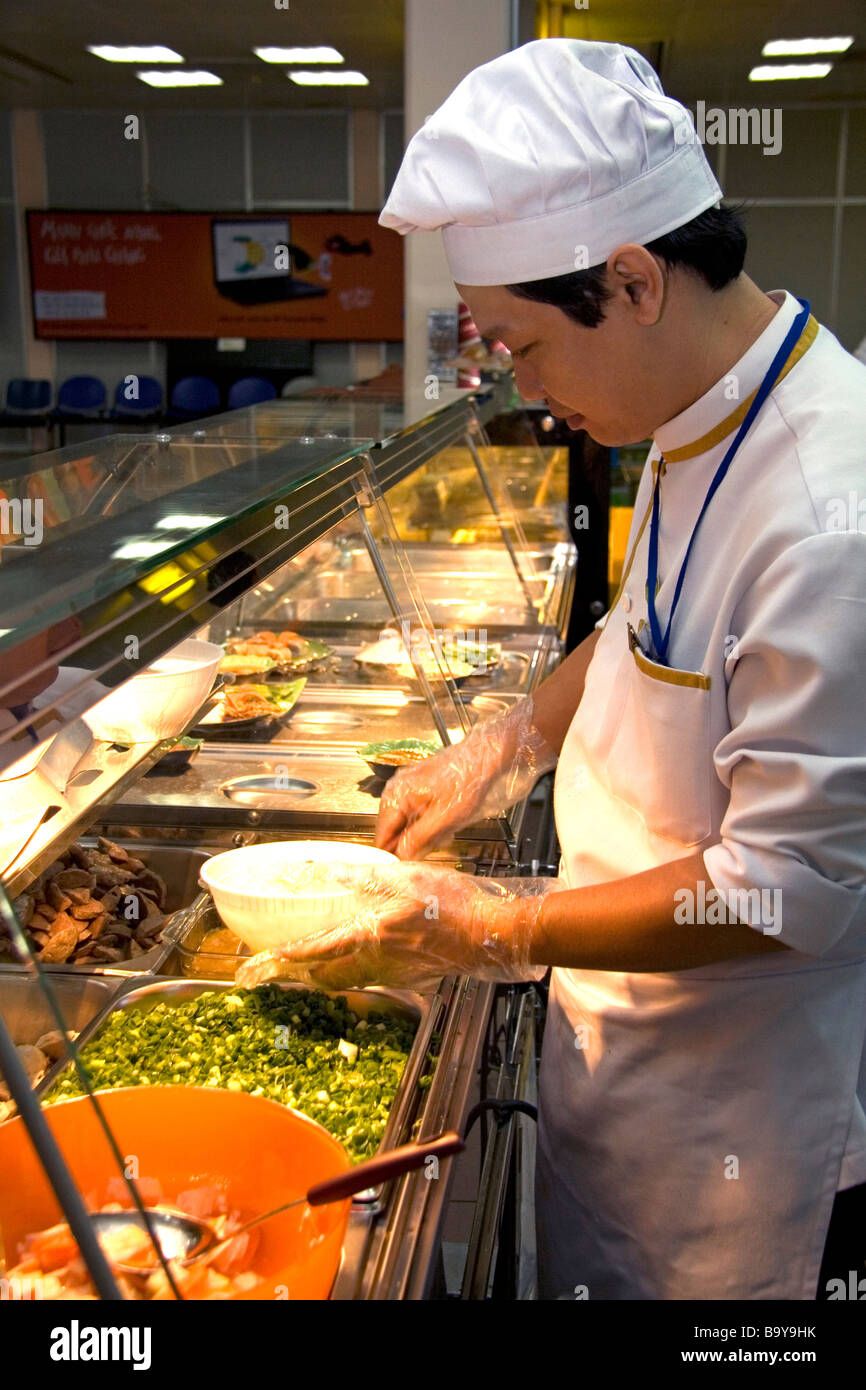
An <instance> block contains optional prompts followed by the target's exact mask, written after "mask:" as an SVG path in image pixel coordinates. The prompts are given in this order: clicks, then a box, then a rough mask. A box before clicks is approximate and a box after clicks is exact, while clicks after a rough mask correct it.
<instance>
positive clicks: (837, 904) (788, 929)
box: [704, 531, 866, 956]
mask: <svg viewBox="0 0 866 1390" xmlns="http://www.w3.org/2000/svg"><path fill="white" fill-rule="evenodd" d="M734 635H735V636H736V645H735V646H734V648H733V650H732V651H731V654H730V656H729V657H728V658H727V661H726V671H725V674H726V677H727V679H728V700H727V703H728V715H729V719H730V724H731V728H730V731H729V732H728V733H726V734H725V735H724V736H723V737H722V738H721V740H720V741H719V743H718V744H717V746H716V748H715V752H714V754H713V761H714V764H715V769H716V773H717V775H718V777H719V778H720V779H721V781H722V783H723V784H724V785H725V786H726V787H727V788H728V789H729V791H730V801H729V804H728V808H727V811H726V813H725V816H724V819H723V821H722V826H721V842H720V843H719V844H716V845H713V846H712V847H711V848H710V849H708V850H707V851H706V852H705V854H704V863H705V866H706V869H707V873H708V874H709V876H710V878H711V880H712V882H713V885H714V887H715V888H716V889H718V890H719V892H720V893H722V894H723V895H724V896H725V897H726V898H727V901H728V902H729V903H730V902H732V901H738V900H740V901H743V900H744V899H743V898H742V896H741V895H743V894H748V893H749V892H750V890H756V889H757V890H758V891H759V892H763V893H765V894H766V893H774V894H777V896H776V897H775V898H774V899H772V901H773V902H774V904H777V905H778V911H774V913H773V914H772V915H773V921H772V925H770V926H768V925H767V924H766V923H767V918H766V917H765V918H764V919H763V923H762V929H763V930H764V931H767V932H771V933H772V934H774V935H775V938H776V939H777V940H779V941H782V942H784V943H785V944H786V945H788V946H791V947H793V948H794V949H795V950H798V951H802V952H805V953H807V954H809V955H815V956H822V955H825V954H828V953H832V954H833V955H837V954H839V953H842V954H846V955H847V954H850V953H854V954H863V953H864V952H866V536H864V535H861V534H859V533H858V532H856V531H854V532H835V533H834V532H827V533H824V534H820V535H814V536H810V537H808V538H807V539H806V540H802V541H800V542H798V543H797V544H796V545H793V546H791V547H789V548H788V549H787V550H786V551H785V552H784V553H783V554H782V555H781V556H780V557H779V558H778V559H777V560H776V561H775V562H774V563H773V564H772V565H771V566H770V567H769V568H768V569H767V570H766V571H765V572H764V574H763V575H762V576H761V578H760V580H758V582H757V583H755V584H754V585H753V586H752V587H751V589H750V590H749V592H748V593H747V594H746V595H745V596H744V598H743V600H742V601H741V603H740V604H739V605H738V609H737V612H736V614H735V622H734ZM732 894H736V895H737V897H736V898H732ZM752 925H756V926H757V925H758V923H757V922H754V921H753V922H752Z"/></svg>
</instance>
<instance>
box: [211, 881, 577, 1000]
mask: <svg viewBox="0 0 866 1390" xmlns="http://www.w3.org/2000/svg"><path fill="white" fill-rule="evenodd" d="M333 877H334V880H335V881H336V882H339V883H340V884H341V885H342V886H345V887H347V888H349V890H350V896H349V902H350V903H351V907H350V909H349V910H348V911H347V914H346V916H345V918H344V920H342V921H341V922H340V923H339V924H338V925H337V926H332V927H330V928H329V929H327V930H324V931H321V932H318V933H315V934H313V935H310V936H306V937H303V938H302V939H300V940H298V941H294V942H289V943H288V944H287V945H285V946H280V947H277V948H276V949H274V950H271V951H263V952H261V953H260V954H259V955H257V956H252V957H250V959H249V960H246V961H244V963H243V964H242V965H241V967H240V968H239V970H238V971H237V974H236V975H235V982H236V984H238V985H242V986H245V987H247V988H250V987H252V986H254V985H258V984H262V983H263V982H264V981H266V980H274V979H288V980H296V981H299V982H300V983H302V984H307V985H309V986H311V987H314V988H318V989H328V990H342V989H357V988H363V987H364V986H365V985H390V986H392V987H397V988H404V989H406V988H408V989H416V990H433V989H435V988H436V987H437V985H438V983H439V981H440V980H441V978H442V976H443V975H449V974H454V973H458V974H461V975H474V976H475V977H477V978H478V979H482V980H494V981H503V982H507V981H512V980H539V979H541V978H542V976H543V975H544V974H545V972H546V969H547V967H546V966H543V965H533V964H532V963H531V960H530V951H531V946H532V938H533V931H534V928H535V924H536V922H537V920H538V915H539V912H540V910H541V904H542V902H543V900H544V898H545V896H546V895H547V893H549V892H554V891H556V889H557V888H559V887H560V886H561V885H560V883H559V880H558V879H552V878H537V879H514V880H513V884H512V883H511V882H509V883H508V886H507V887H506V886H505V885H504V884H498V883H493V882H491V881H490V880H489V879H481V878H472V877H470V875H468V874H461V873H458V872H457V871H456V870H454V869H448V868H441V867H439V866H435V865H432V864H397V865H394V866H393V868H392V867H391V866H390V865H378V864H377V865H371V866H368V865H358V866H357V867H353V866H348V865H341V866H336V867H335V869H334V871H333Z"/></svg>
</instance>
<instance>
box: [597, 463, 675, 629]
mask: <svg viewBox="0 0 866 1390" xmlns="http://www.w3.org/2000/svg"><path fill="white" fill-rule="evenodd" d="M658 466H659V461H658V459H653V461H652V473H653V486H654V485H655V478H656V472H657V471H658ZM662 474H663V475H664V459H662ZM652 509H653V499H652V489H650V500H649V506H648V507H647V509H646V512H645V514H644V519H643V521H642V522H641V524H640V530H639V531H638V533H637V535H636V536H635V538H634V545H633V546H632V548H631V554H630V555H629V557H628V559H627V560H626V562H625V564H624V565H623V569H622V578H621V579H620V581H619V588H618V589H617V591H616V594H615V595H614V598H613V602H612V603H611V605H610V608H609V609H608V610H607V618H605V621H604V626H603V627H602V629H601V630H602V632H603V631H604V629H605V628H606V627H607V624H608V622H609V620H610V617H611V615H612V613H613V610H614V609H615V608H616V606H617V604H618V603H619V601H620V599H621V598H622V596H623V591H624V589H625V585H626V580H627V579H628V577H629V574H630V573H631V567H632V561H633V560H634V557H635V555H636V554H637V548H638V546H639V545H640V543H641V537H642V536H643V533H644V531H645V530H646V527H647V522H648V521H649V519H650V517H651V516H652Z"/></svg>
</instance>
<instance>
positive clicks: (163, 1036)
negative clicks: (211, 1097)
mask: <svg viewBox="0 0 866 1390" xmlns="http://www.w3.org/2000/svg"><path fill="white" fill-rule="evenodd" d="M430 1003H431V1001H430V1000H429V999H427V998H424V997H422V996H421V995H415V994H410V993H403V992H402V991H395V990H380V989H369V990H349V991H347V992H346V993H345V994H341V995H334V996H331V995H328V994H325V993H323V992H322V991H320V990H308V989H306V988H304V987H303V986H301V985H294V984H291V983H285V982H279V983H277V982H271V983H269V984H266V985H259V986H258V988H256V989H253V990H243V989H236V988H235V987H234V985H232V984H227V983H226V982H225V981H224V980H222V981H216V980H215V981H208V980H178V979H155V980H153V981H152V982H151V983H149V984H146V985H139V986H137V987H136V986H134V985H130V987H128V988H126V989H122V990H121V991H120V992H119V993H118V994H115V995H114V996H113V997H112V999H111V1000H110V1001H109V1002H108V1003H107V1004H106V1006H105V1007H104V1008H103V1009H102V1010H101V1011H100V1013H99V1014H97V1015H96V1017H95V1018H94V1019H93V1020H92V1022H91V1023H90V1024H89V1025H88V1026H87V1027H86V1028H85V1029H84V1030H83V1032H82V1033H81V1035H80V1037H79V1039H78V1044H79V1047H80V1048H81V1052H82V1062H83V1063H84V1065H85V1066H86V1067H87V1068H88V1072H89V1075H90V1078H91V1081H92V1083H93V1085H94V1088H95V1089H97V1090H103V1089H112V1088H114V1087H117V1086H145V1085H160V1084H162V1085H178V1084H188V1085H192V1086H223V1087H225V1088H226V1089H228V1090H234V1091H248V1092H250V1093H251V1094H252V1095H259V1096H261V1095H263V1096H266V1097H267V1098H269V1099H271V1100H276V1101H278V1102H280V1103H281V1104H284V1105H290V1106H291V1107H292V1108H293V1109H296V1110H299V1111H300V1112H301V1113H302V1114H304V1115H307V1116H308V1117H309V1118H310V1119H313V1120H316V1121H318V1123H319V1124H321V1125H323V1126H324V1128H325V1129H327V1130H328V1131H329V1133H331V1134H333V1135H334V1137H335V1138H336V1139H338V1140H339V1141H340V1142H341V1143H342V1144H344V1145H345V1147H346V1149H347V1151H348V1153H349V1154H350V1156H351V1157H352V1159H353V1160H355V1161H356V1162H357V1161H360V1160H361V1159H363V1158H369V1157H371V1156H372V1155H373V1154H374V1153H376V1152H377V1151H378V1150H379V1149H380V1148H383V1147H385V1148H391V1147H393V1146H394V1145H396V1144H399V1143H402V1142H404V1141H405V1140H406V1139H408V1137H409V1128H410V1126H411V1124H412V1121H413V1119H414V1118H415V1114H416V1111H417V1110H418V1107H419V1105H420V1102H421V1099H422V1096H423V1093H424V1090H425V1085H426V1084H429V1079H430V1074H431V1072H432V1068H433V1066H434V1062H433V1058H432V1046H431V1044H432V1042H433V1041H434V1035H432V1027H433V1018H432V1014H431V1007H430ZM82 1089H83V1088H82V1086H81V1083H80V1081H79V1079H78V1077H77V1076H76V1074H75V1072H74V1071H73V1069H72V1067H71V1066H70V1065H69V1064H68V1063H66V1062H61V1063H58V1064H57V1065H56V1066H55V1067H54V1068H52V1070H51V1071H49V1072H48V1074H47V1076H46V1077H45V1079H44V1080H43V1082H42V1083H41V1085H40V1087H39V1095H40V1098H41V1099H42V1100H44V1101H45V1102H46V1103H47V1104H52V1103H53V1102H55V1101H60V1100H68V1099H70V1098H72V1097H73V1096H77V1095H81V1094H82Z"/></svg>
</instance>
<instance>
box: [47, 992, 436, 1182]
mask: <svg viewBox="0 0 866 1390" xmlns="http://www.w3.org/2000/svg"><path fill="white" fill-rule="evenodd" d="M277 983H278V985H279V988H280V989H283V990H286V991H291V990H299V989H305V988H307V986H305V985H300V984H293V983H291V982H286V981H278V982H277ZM234 988H235V986H234V984H233V983H232V982H231V981H226V980H189V979H170V978H165V977H162V978H156V979H152V980H150V981H149V982H148V983H147V984H143V985H137V984H136V983H135V982H133V981H130V982H129V983H122V984H121V986H120V989H119V990H118V992H117V993H116V994H114V995H113V997H111V998H109V999H107V1000H106V1001H105V1003H104V1005H103V1007H102V1008H101V1009H100V1010H99V1012H98V1013H97V1014H96V1015H95V1016H94V1017H93V1018H92V1019H91V1021H90V1022H89V1023H88V1024H87V1025H86V1026H85V1027H84V1028H83V1029H82V1031H81V1033H80V1036H79V1038H78V1046H79V1048H81V1047H84V1046H85V1045H86V1044H87V1043H89V1042H91V1041H92V1040H93V1039H94V1038H96V1037H98V1036H99V1032H100V1030H101V1028H102V1027H103V1026H104V1024H105V1022H106V1020H107V1019H108V1018H109V1017H110V1016H111V1015H112V1014H115V1013H118V1012H120V1011H121V1010H138V1011H143V1012H146V1011H147V1010H148V1009H152V1008H154V1007H155V1005H157V1004H162V1003H175V1004H182V1003H185V1002H186V1000H188V999H195V998H196V997H197V996H198V995H200V994H204V993H205V992H206V991H208V990H216V991H226V992H228V993H231V991H232V990H233V989H234ZM340 994H341V995H342V996H343V997H344V998H345V999H346V1001H347V1002H348V1005H349V1007H350V1009H352V1011H353V1012H354V1013H357V1014H359V1015H360V1016H361V1017H362V1018H363V1017H366V1016H367V1015H368V1014H369V1013H371V1012H372V1011H373V1010H377V1011H379V1012H381V1013H390V1014H393V1015H394V1016H395V1017H402V1018H407V1019H412V1020H413V1021H415V1022H416V1023H417V1024H418V1031H417V1032H416V1034H415V1040H414V1042H413V1044H412V1050H411V1052H410V1054H409V1059H408V1061H407V1063H406V1067H405V1070H404V1072H403V1076H402V1078H401V1080H400V1085H399V1087H398V1090H397V1095H396V1097H395V1100H394V1104H393V1106H392V1107H391V1113H390V1115H389V1116H388V1122H387V1124H386V1126H385V1132H384V1134H383V1136H382V1143H381V1145H380V1149H387V1148H394V1147H396V1145H397V1144H399V1143H401V1142H402V1141H403V1139H404V1138H405V1137H408V1134H409V1129H410V1126H411V1124H412V1121H413V1120H414V1118H415V1116H416V1114H417V1112H418V1109H419V1107H420V1104H421V1102H422V1100H423V1097H424V1091H423V1089H422V1088H421V1087H420V1086H419V1081H420V1079H421V1077H422V1075H423V1074H424V1073H425V1072H426V1071H427V1070H429V1066H430V1063H429V1059H428V1053H429V1051H430V1045H431V1035H432V1033H433V1031H434V1029H435V1028H436V1026H437V1023H438V1022H439V1021H440V1019H441V1012H442V1006H441V1001H438V996H437V997H436V998H432V999H431V998H429V997H427V996H424V995H420V994H414V993H411V992H409V991H403V990H392V989H380V988H378V987H375V988H371V989H364V990H341V991H340ZM434 1005H438V1007H434ZM69 1065H70V1064H69V1063H68V1062H66V1061H63V1060H61V1061H59V1062H57V1063H55V1065H54V1066H53V1067H52V1068H51V1069H50V1070H49V1071H48V1072H47V1073H46V1075H45V1076H44V1078H43V1079H42V1081H41V1082H40V1083H39V1086H38V1087H37V1095H38V1096H39V1097H40V1098H43V1097H44V1095H45V1093H46V1092H47V1091H48V1090H49V1089H50V1088H51V1086H52V1085H53V1084H54V1082H55V1081H56V1080H57V1078H58V1077H59V1076H60V1075H61V1074H62V1073H63V1072H64V1071H65V1070H66V1069H67V1068H68V1066H69ZM376 1196H377V1194H376V1193H375V1192H373V1193H371V1194H369V1195H368V1194H362V1196H361V1197H359V1198H355V1201H356V1202H363V1200H364V1199H366V1202H367V1204H369V1202H371V1201H375V1200H376Z"/></svg>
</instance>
